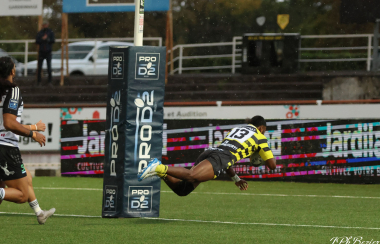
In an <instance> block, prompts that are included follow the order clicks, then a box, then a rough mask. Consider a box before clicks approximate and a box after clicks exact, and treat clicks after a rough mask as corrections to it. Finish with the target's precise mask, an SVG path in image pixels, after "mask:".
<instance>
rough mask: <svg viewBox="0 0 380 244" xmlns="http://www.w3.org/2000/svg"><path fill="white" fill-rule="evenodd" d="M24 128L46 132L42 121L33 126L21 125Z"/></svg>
mask: <svg viewBox="0 0 380 244" xmlns="http://www.w3.org/2000/svg"><path fill="white" fill-rule="evenodd" d="M22 126H23V127H24V128H26V129H28V130H32V131H45V130H46V125H45V123H43V122H42V120H40V121H38V122H37V123H36V124H34V125H22Z"/></svg>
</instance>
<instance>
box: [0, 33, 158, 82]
mask: <svg viewBox="0 0 380 244" xmlns="http://www.w3.org/2000/svg"><path fill="white" fill-rule="evenodd" d="M55 41H56V43H61V42H62V40H61V39H56V40H55ZM68 41H69V43H72V42H81V41H93V42H94V43H95V46H97V42H107V41H122V42H133V37H124V38H121V37H120V38H96V39H93V38H72V39H69V40H68ZM144 43H149V44H151V45H157V46H162V37H144ZM15 44H19V45H23V47H24V50H23V51H18V52H17V51H11V52H9V51H8V50H9V48H4V46H7V45H8V46H11V45H15ZM0 46H1V47H2V49H4V51H6V52H7V54H9V55H10V56H23V57H24V58H23V59H24V60H23V64H24V65H25V67H27V63H28V62H29V60H30V58H29V57H30V56H36V55H37V51H36V49H35V48H34V49H35V50H34V51H30V49H32V48H33V47H36V46H35V40H34V39H29V40H0ZM12 49H13V48H12ZM94 52H95V53H96V49H95V51H94ZM75 53H81V52H80V51H78V52H75ZM95 68H96V66H95ZM23 72H24V73H23V75H24V76H26V75H28V70H27V69H26V68H25V69H23Z"/></svg>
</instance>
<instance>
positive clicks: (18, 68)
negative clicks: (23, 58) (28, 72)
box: [0, 48, 24, 76]
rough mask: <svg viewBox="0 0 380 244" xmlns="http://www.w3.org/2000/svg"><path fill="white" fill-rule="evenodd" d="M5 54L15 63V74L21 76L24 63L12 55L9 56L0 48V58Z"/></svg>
mask: <svg viewBox="0 0 380 244" xmlns="http://www.w3.org/2000/svg"><path fill="white" fill-rule="evenodd" d="M6 56H9V57H11V58H12V60H13V63H15V65H16V76H22V75H23V73H22V72H23V70H24V64H23V63H20V62H19V61H17V60H16V59H15V58H14V57H12V56H10V55H9V54H8V53H7V52H6V51H4V50H3V49H1V48H0V58H1V57H6Z"/></svg>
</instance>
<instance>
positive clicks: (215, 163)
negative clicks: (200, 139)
mask: <svg viewBox="0 0 380 244" xmlns="http://www.w3.org/2000/svg"><path fill="white" fill-rule="evenodd" d="M205 159H207V160H208V161H210V163H211V165H212V167H213V169H214V175H215V176H214V179H215V178H216V177H218V176H219V175H220V174H221V173H223V172H224V171H225V170H226V169H227V168H228V167H229V166H231V165H232V155H231V154H229V152H225V151H224V150H223V149H219V148H208V149H206V151H204V152H203V153H201V155H199V157H198V158H197V161H195V165H198V164H199V163H200V162H202V161H203V160H205ZM228 163H230V165H229V164H228Z"/></svg>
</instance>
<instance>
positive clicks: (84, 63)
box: [27, 41, 133, 76]
mask: <svg viewBox="0 0 380 244" xmlns="http://www.w3.org/2000/svg"><path fill="white" fill-rule="evenodd" d="M68 46H69V74H70V75H107V74H108V56H109V47H110V46H133V43H129V42H115V41H109V42H102V41H97V42H96V47H95V41H84V42H73V43H69V45H68ZM64 55H65V54H64ZM27 68H28V75H35V74H36V71H37V60H35V61H31V62H29V63H28V64H27ZM51 68H52V75H53V76H59V75H61V50H58V51H56V52H53V54H52V60H51ZM63 68H64V74H66V60H64V66H63ZM42 71H43V73H44V74H47V64H46V60H44V63H43V65H42Z"/></svg>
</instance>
